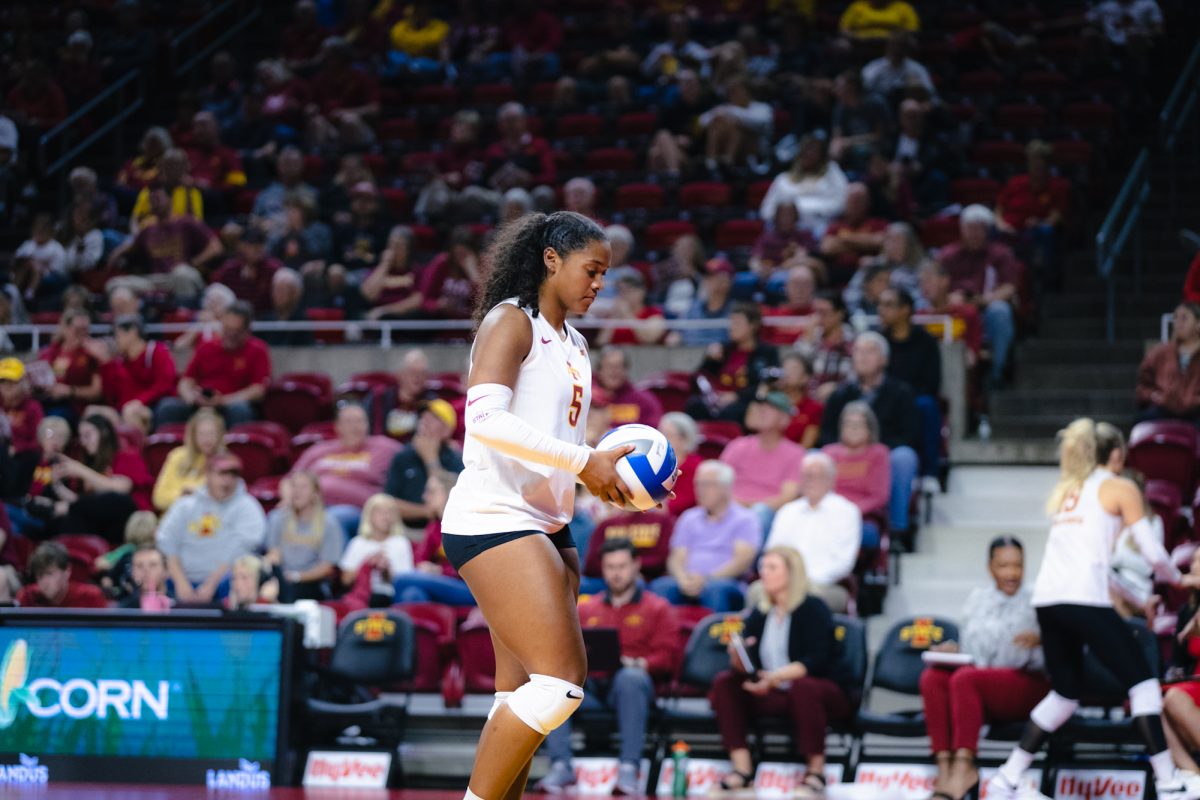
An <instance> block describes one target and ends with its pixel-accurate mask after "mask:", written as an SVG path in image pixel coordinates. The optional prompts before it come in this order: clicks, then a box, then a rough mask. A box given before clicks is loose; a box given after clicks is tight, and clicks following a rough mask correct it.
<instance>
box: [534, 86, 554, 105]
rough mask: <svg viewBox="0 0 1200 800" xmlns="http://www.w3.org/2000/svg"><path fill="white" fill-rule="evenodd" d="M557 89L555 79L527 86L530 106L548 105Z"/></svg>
mask: <svg viewBox="0 0 1200 800" xmlns="http://www.w3.org/2000/svg"><path fill="white" fill-rule="evenodd" d="M557 90H558V83H557V82H555V81H542V82H541V83H535V84H534V85H533V86H530V87H529V104H530V105H532V106H537V107H541V106H548V105H550V104H552V103H553V102H554V93H555V92H556V91H557Z"/></svg>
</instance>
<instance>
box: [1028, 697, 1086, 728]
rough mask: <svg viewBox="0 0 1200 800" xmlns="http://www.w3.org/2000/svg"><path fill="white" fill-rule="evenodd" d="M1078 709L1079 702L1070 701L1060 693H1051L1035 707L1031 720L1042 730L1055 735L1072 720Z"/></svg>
mask: <svg viewBox="0 0 1200 800" xmlns="http://www.w3.org/2000/svg"><path fill="white" fill-rule="evenodd" d="M1077 708H1079V701H1078V700H1068V699H1067V698H1065V697H1063V696H1062V695H1061V694H1059V693H1058V692H1050V694H1048V695H1046V696H1045V697H1043V698H1042V702H1040V703H1038V704H1037V705H1036V706H1034V709H1033V711H1032V712H1031V713H1030V714H1029V718H1030V719H1031V720H1033V724H1035V725H1037V726H1038V727H1039V728H1041V729H1042V730H1044V731H1046V732H1048V733H1054V731H1056V730H1058V729H1059V728H1061V727H1062V726H1063V723H1065V722H1066V721H1067V720H1069V719H1070V718H1071V715H1072V714H1074V713H1075V709H1077Z"/></svg>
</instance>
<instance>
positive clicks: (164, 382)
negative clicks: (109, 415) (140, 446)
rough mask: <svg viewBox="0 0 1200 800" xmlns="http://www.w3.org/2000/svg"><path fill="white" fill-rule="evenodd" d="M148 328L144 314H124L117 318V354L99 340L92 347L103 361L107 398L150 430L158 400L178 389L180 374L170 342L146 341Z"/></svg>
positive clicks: (135, 424) (130, 419)
mask: <svg viewBox="0 0 1200 800" xmlns="http://www.w3.org/2000/svg"><path fill="white" fill-rule="evenodd" d="M145 330H146V321H145V320H144V319H142V317H141V316H139V315H137V314H132V315H125V316H120V317H117V319H116V320H114V321H113V339H114V344H115V345H116V353H115V356H116V357H115V358H114V353H113V352H112V350H111V349H110V348H109V347H108V345H107V344H105V343H101V342H97V341H95V340H92V341H91V342H90V343H89V348H88V349H89V351H90V352H91V353H92V355H93V356H95V357H96V360H97V361H99V362H100V377H101V379H102V381H103V383H104V396H105V398H106V399H107V400H108V401H109V403H110V404H111V405H112V406H113V407H114V408H116V409H117V410H118V411H120V412H121V419H122V420H123V421H124V422H125V424H126V425H129V426H131V427H134V428H138V429H139V430H142V431H146V432H148V431H149V430H150V425H151V423H152V422H153V419H154V411H153V409H154V407H155V406H156V405H158V401H160V400H162V399H163V398H164V397H169V396H170V395H172V394H174V393H175V383H176V374H175V359H174V358H173V357H172V356H171V348H170V346H169V345H166V344H163V343H162V342H149V341H146V337H145Z"/></svg>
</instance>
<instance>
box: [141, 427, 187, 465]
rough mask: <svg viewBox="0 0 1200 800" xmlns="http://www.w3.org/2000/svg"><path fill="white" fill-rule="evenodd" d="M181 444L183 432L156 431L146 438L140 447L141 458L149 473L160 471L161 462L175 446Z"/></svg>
mask: <svg viewBox="0 0 1200 800" xmlns="http://www.w3.org/2000/svg"><path fill="white" fill-rule="evenodd" d="M182 444H183V433H182V431H180V432H178V433H177V432H174V431H170V432H164V431H156V432H155V433H152V434H150V435H149V436H148V437H147V438H146V444H145V445H144V446H143V447H142V460H144V461H145V462H146V469H148V470H150V474H151V475H157V474H158V473H159V472H161V471H162V466H163V464H165V463H166V461H167V456H168V455H169V454H170V452H171V451H172V450H174V449H175V448H176V447H179V446H180V445H182Z"/></svg>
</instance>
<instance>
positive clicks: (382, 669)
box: [306, 608, 416, 752]
mask: <svg viewBox="0 0 1200 800" xmlns="http://www.w3.org/2000/svg"><path fill="white" fill-rule="evenodd" d="M415 670H416V628H415V625H414V624H413V621H412V619H411V618H410V617H409V616H408V615H407V614H405V613H404V612H402V611H399V610H397V609H394V608H385V609H364V610H362V611H356V612H354V613H352V614H350V615H349V616H347V617H346V618H345V619H344V620H343V621H342V624H341V626H340V627H339V628H338V638H337V643H336V644H335V645H334V648H333V655H332V656H331V658H330V662H329V666H327V667H316V668H315V671H316V681H315V685H314V686H313V687H312V691H311V695H312V696H311V697H310V698H309V700H308V705H307V710H308V725H307V737H306V738H307V740H308V743H309V744H310V745H318V744H332V743H336V742H337V739H338V737H339V736H340V735H341V734H342V732H343V731H345V730H346V729H347V728H349V727H351V726H357V727H358V728H359V731H360V732H359V734H358V736H360V737H366V738H369V739H374V740H375V742H376V743H377V745H378V746H386V747H388V748H389V749H391V750H393V752H394V751H395V748H396V746H397V745H398V744H399V743H400V740H401V738H402V737H403V734H404V722H405V719H406V716H407V704H406V701H405V702H395V701H394V700H392V699H390V698H384V697H381V696H380V695H379V693H380V690H381V689H386V688H389V687H391V688H394V687H395V686H396V685H397V684H400V683H401V682H403V681H407V680H410V679H411V678H412V677H413V675H414V673H415Z"/></svg>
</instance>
